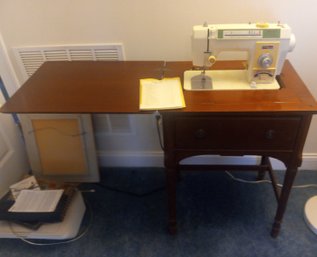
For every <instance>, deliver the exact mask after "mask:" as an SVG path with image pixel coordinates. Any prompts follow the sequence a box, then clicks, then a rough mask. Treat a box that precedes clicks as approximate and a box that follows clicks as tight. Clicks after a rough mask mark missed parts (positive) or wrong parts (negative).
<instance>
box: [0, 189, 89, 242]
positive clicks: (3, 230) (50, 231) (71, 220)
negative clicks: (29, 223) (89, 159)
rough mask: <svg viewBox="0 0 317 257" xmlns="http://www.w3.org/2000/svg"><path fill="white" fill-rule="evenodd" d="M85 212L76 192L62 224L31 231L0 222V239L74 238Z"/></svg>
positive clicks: (44, 226) (49, 224)
mask: <svg viewBox="0 0 317 257" xmlns="http://www.w3.org/2000/svg"><path fill="white" fill-rule="evenodd" d="M85 210H86V206H85V203H84V200H83V197H82V195H81V193H80V192H76V194H75V195H74V197H73V199H72V201H71V203H70V205H69V207H68V210H67V212H66V215H65V217H64V220H63V221H62V222H57V223H47V224H43V225H42V226H41V227H40V228H39V229H37V230H32V229H28V228H25V227H23V226H20V225H17V224H14V223H9V222H7V221H0V238H19V237H21V238H25V239H53V240H62V239H70V238H74V237H75V236H76V235H77V234H78V231H79V229H80V225H81V222H82V219H83V217H84V214H85Z"/></svg>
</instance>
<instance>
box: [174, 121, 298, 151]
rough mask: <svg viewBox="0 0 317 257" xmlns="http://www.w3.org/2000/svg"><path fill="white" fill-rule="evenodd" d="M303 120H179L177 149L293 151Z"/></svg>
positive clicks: (177, 122)
mask: <svg viewBox="0 0 317 257" xmlns="http://www.w3.org/2000/svg"><path fill="white" fill-rule="evenodd" d="M300 121H301V119H300V117H258V116H257V117H243V116H242V117H238V116H232V117H208V116H207V117H202V116H199V117H194V116H191V117H184V116H180V117H176V118H175V131H174V132H175V142H174V143H175V146H176V148H178V149H183V148H186V149H189V148H190V149H219V150H275V151H276V150H292V149H293V146H294V143H295V141H296V136H297V132H298V129H299V126H300Z"/></svg>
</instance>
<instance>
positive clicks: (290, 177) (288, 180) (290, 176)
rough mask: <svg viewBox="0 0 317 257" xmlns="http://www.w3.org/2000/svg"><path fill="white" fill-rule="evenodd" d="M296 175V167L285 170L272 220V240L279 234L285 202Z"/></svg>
mask: <svg viewBox="0 0 317 257" xmlns="http://www.w3.org/2000/svg"><path fill="white" fill-rule="evenodd" d="M296 173H297V167H296V168H287V170H286V174H285V178H284V184H283V188H282V191H281V195H280V197H279V201H278V206H277V210H276V215H275V219H274V223H273V227H272V231H271V236H272V237H274V238H275V237H277V236H278V234H279V232H280V228H281V224H282V220H283V215H284V212H285V210H286V206H287V201H288V198H289V194H290V192H291V189H292V185H293V182H294V179H295V177H296Z"/></svg>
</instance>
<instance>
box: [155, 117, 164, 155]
mask: <svg viewBox="0 0 317 257" xmlns="http://www.w3.org/2000/svg"><path fill="white" fill-rule="evenodd" d="M155 119H156V130H157V135H158V138H159V143H160V146H161V149H162V150H163V151H164V143H163V137H162V133H161V129H160V128H161V124H162V117H161V114H160V113H159V112H158V111H156V112H155Z"/></svg>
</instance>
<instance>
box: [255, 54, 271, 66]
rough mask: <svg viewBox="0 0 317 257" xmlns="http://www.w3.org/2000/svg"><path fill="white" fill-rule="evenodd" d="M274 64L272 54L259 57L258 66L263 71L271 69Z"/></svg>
mask: <svg viewBox="0 0 317 257" xmlns="http://www.w3.org/2000/svg"><path fill="white" fill-rule="evenodd" d="M272 63H273V58H272V56H271V55H270V54H268V53H266V54H262V55H260V56H259V59H258V65H259V66H260V67H262V68H263V69H267V68H269V67H270V66H271V65H272Z"/></svg>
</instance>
